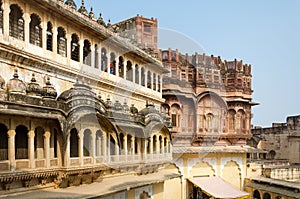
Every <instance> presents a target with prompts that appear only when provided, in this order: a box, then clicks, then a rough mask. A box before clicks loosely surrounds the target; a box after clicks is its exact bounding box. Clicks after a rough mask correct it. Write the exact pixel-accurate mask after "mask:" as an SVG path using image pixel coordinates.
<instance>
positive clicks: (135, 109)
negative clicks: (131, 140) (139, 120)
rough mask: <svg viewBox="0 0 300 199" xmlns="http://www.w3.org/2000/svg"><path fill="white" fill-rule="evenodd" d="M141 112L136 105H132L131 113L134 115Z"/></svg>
mask: <svg viewBox="0 0 300 199" xmlns="http://www.w3.org/2000/svg"><path fill="white" fill-rule="evenodd" d="M138 112H139V110H138V109H137V108H136V107H135V106H134V104H131V107H130V113H132V114H134V115H135V114H137V113H138Z"/></svg>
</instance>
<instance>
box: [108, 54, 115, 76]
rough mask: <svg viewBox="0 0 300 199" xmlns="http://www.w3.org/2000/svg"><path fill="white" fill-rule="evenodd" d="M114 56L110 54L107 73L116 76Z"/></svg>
mask: <svg viewBox="0 0 300 199" xmlns="http://www.w3.org/2000/svg"><path fill="white" fill-rule="evenodd" d="M116 64H117V62H116V55H115V53H114V52H111V53H110V63H109V73H110V74H113V75H116Z"/></svg>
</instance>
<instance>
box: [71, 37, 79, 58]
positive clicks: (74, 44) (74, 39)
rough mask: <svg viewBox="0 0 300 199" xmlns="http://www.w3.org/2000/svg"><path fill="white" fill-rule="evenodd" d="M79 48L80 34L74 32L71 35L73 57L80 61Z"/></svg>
mask: <svg viewBox="0 0 300 199" xmlns="http://www.w3.org/2000/svg"><path fill="white" fill-rule="evenodd" d="M79 49H80V44H79V36H78V35H77V34H76V33H73V34H72V36H71V59H72V60H74V61H77V62H79V59H80V53H79V51H80V50H79Z"/></svg>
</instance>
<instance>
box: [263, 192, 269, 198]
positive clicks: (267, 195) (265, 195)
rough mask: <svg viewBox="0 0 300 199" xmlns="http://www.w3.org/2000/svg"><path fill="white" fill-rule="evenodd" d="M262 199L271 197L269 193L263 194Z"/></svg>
mask: <svg viewBox="0 0 300 199" xmlns="http://www.w3.org/2000/svg"><path fill="white" fill-rule="evenodd" d="M263 199H271V195H270V194H269V193H264V195H263Z"/></svg>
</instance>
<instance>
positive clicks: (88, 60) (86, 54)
mask: <svg viewBox="0 0 300 199" xmlns="http://www.w3.org/2000/svg"><path fill="white" fill-rule="evenodd" d="M82 54H83V55H82V58H83V63H84V64H86V65H88V66H91V65H92V49H91V42H90V41H89V40H88V39H85V40H84V41H83V52H82Z"/></svg>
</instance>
